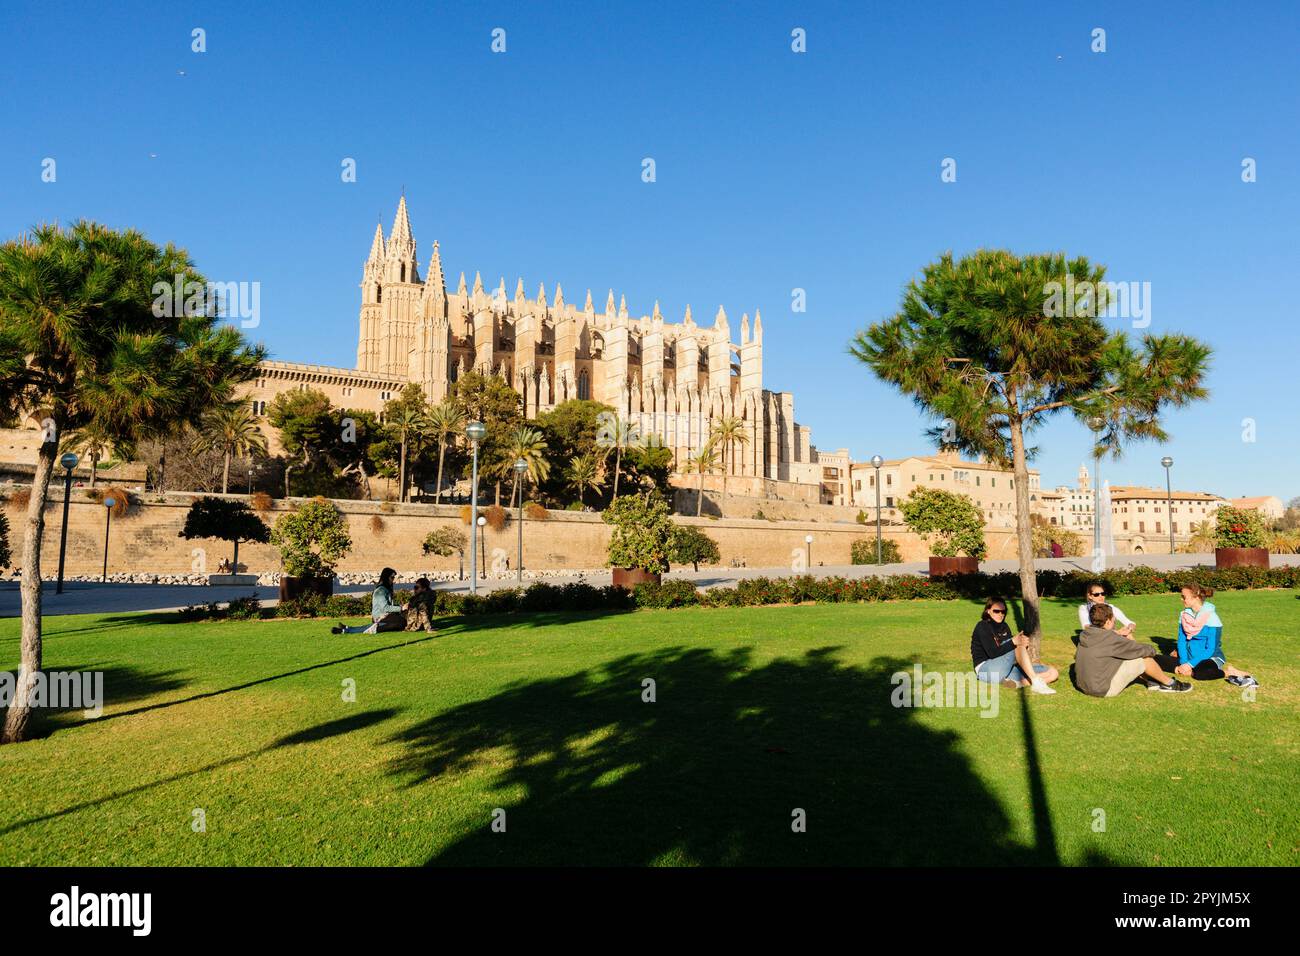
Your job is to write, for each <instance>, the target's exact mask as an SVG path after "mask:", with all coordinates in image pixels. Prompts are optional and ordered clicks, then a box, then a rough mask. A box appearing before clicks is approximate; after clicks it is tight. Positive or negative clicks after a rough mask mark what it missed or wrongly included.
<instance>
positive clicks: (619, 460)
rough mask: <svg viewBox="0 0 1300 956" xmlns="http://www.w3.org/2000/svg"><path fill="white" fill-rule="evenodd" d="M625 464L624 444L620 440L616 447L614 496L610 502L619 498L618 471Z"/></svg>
mask: <svg viewBox="0 0 1300 956" xmlns="http://www.w3.org/2000/svg"><path fill="white" fill-rule="evenodd" d="M622 466H623V445H622V443H621V442H620V443H619V444H618V445H617V446H616V447H615V449H614V497H613V498H611V499H610V504H613V503H614V502H615V501H617V500H618V472H619V469H620V468H621V467H622Z"/></svg>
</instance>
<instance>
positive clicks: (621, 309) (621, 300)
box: [618, 295, 627, 319]
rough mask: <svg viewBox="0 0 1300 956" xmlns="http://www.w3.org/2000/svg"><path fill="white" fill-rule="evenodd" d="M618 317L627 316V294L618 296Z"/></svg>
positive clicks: (624, 317)
mask: <svg viewBox="0 0 1300 956" xmlns="http://www.w3.org/2000/svg"><path fill="white" fill-rule="evenodd" d="M618 317H619V318H620V319H626V318H627V296H626V295H620V296H619V297H618Z"/></svg>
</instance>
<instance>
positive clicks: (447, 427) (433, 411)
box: [424, 400, 466, 504]
mask: <svg viewBox="0 0 1300 956" xmlns="http://www.w3.org/2000/svg"><path fill="white" fill-rule="evenodd" d="M465 425H466V419H465V410H464V409H463V408H461V407H460V406H459V405H457V404H456V403H455V402H453V401H451V400H447V401H445V402H439V403H438V404H437V405H434V406H433V407H432V408H430V409H429V410H428V411H427V412H425V414H424V433H425V434H426V435H427V436H429V437H430V438H432V439H433V440H434V441H436V442H437V443H438V490H437V491H435V492H434V494H433V503H434V504H440V503H441V502H442V463H443V460H444V458H445V457H446V453H447V439H448V438H453V439H454V438H455V437H456V436H457V435H459V434H460V433H461V432H462V431H464V430H465Z"/></svg>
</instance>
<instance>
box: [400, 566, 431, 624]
mask: <svg viewBox="0 0 1300 956" xmlns="http://www.w3.org/2000/svg"><path fill="white" fill-rule="evenodd" d="M435 596H436V595H434V593H433V585H431V584H430V583H429V579H428V578H420V579H419V580H418V581H416V582H415V591H414V592H412V594H411V600H410V601H408V602H407V605H406V629H407V630H408V631H432V630H433V602H434V598H435Z"/></svg>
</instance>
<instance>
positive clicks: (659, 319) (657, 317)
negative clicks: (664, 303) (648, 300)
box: [650, 299, 664, 322]
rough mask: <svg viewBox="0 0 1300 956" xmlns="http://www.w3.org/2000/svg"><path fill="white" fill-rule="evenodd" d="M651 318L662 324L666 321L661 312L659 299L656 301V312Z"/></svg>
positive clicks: (651, 314)
mask: <svg viewBox="0 0 1300 956" xmlns="http://www.w3.org/2000/svg"><path fill="white" fill-rule="evenodd" d="M650 318H652V319H654V320H655V321H656V322H662V321H663V320H664V317H663V313H661V312H660V311H659V300H658V299H655V310H654V311H653V312H652V313H650Z"/></svg>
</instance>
